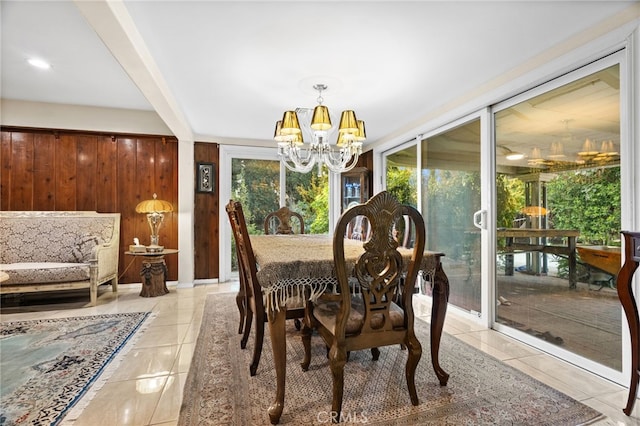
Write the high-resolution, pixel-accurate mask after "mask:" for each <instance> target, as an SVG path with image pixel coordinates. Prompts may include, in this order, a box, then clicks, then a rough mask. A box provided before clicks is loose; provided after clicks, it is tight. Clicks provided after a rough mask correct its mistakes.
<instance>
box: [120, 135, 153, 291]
mask: <svg viewBox="0 0 640 426" xmlns="http://www.w3.org/2000/svg"><path fill="white" fill-rule="evenodd" d="M116 162H117V164H118V176H117V178H118V179H117V188H118V204H117V210H116V211H117V212H119V213H120V253H121V254H122V253H124V252H125V251H127V250H128V249H129V244H133V238H134V237H138V238H140V244H144V245H147V244H149V234H150V232H149V226H148V225H147V222H146V217H144V215H140V214H138V213H136V212H135V208H136V205H137V204H138V203H139V202H140V200H139V199H138V195H137V194H138V182H137V178H136V139H134V138H118V152H117V159H116ZM140 224H144V225H145V226H146V228H145V229H144V235H142V234H139V231H138V227H140V229H143V228H142V226H141V225H140ZM132 261H133V263H131V262H132ZM140 267H141V261H140V259H137V258H135V257H133V256H125V255H124V254H122V255H121V256H120V260H119V272H120V274H121V275H122V277H121V279H120V280H119V281H120V282H122V283H138V282H140Z"/></svg>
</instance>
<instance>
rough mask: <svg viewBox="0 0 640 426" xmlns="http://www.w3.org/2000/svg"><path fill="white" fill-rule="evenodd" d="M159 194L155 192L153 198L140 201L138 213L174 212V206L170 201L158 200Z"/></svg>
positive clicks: (137, 207)
mask: <svg viewBox="0 0 640 426" xmlns="http://www.w3.org/2000/svg"><path fill="white" fill-rule="evenodd" d="M157 198H158V195H157V194H153V200H145V201H141V202H140V203H138V205H137V206H136V213H166V212H172V211H173V206H172V205H171V203H170V202H168V201H164V200H158V199H157Z"/></svg>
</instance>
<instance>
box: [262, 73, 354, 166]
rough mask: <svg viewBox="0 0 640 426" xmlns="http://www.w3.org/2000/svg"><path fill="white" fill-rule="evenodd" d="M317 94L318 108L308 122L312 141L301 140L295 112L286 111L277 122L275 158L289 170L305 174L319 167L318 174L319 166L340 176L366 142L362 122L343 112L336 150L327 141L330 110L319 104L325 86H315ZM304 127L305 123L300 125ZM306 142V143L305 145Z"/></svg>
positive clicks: (352, 114)
mask: <svg viewBox="0 0 640 426" xmlns="http://www.w3.org/2000/svg"><path fill="white" fill-rule="evenodd" d="M313 88H314V89H315V90H317V91H318V93H319V95H318V99H317V101H318V105H317V106H316V107H315V108H314V110H313V115H312V118H311V123H310V125H309V127H310V128H311V132H312V135H311V141H304V140H303V132H302V129H301V128H300V122H299V121H298V114H297V112H296V111H285V113H284V116H283V117H282V120H281V121H278V122H277V123H276V130H275V134H274V136H273V138H274V139H275V140H276V141H277V143H278V156H280V159H281V160H282V162H283V163H284V165H285V166H286V167H287V168H288V169H289V170H291V171H294V172H300V173H308V172H310V171H311V169H313V166H314V165H315V164H316V163H317V164H318V174H320V173H321V170H322V164H324V165H326V166H327V168H328V169H329V170H330V171H332V172H333V173H342V172H346V171H349V170H351V169H353V168H354V167H355V165H356V163H357V162H358V157H359V156H360V154H361V153H362V142H363V141H364V140H365V139H366V133H365V128H364V121H362V120H358V119H356V114H355V112H353V111H352V110H346V111H342V115H341V117H340V126H339V127H338V139H337V141H336V148H333V147H332V146H331V145H330V144H329V142H328V132H329V131H330V130H331V129H332V127H333V126H332V125H331V117H330V115H329V109H328V108H327V107H326V106H325V105H323V104H322V102H323V101H324V99H323V98H322V91H323V90H327V85H326V84H315V85H314V86H313ZM303 125H306V123H303ZM305 142H308V144H307V145H305Z"/></svg>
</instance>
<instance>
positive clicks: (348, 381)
mask: <svg viewBox="0 0 640 426" xmlns="http://www.w3.org/2000/svg"><path fill="white" fill-rule="evenodd" d="M238 321H239V315H238V312H237V308H236V304H235V295H233V294H215V295H209V296H208V297H207V301H206V304H205V311H204V316H203V319H202V327H201V329H200V335H199V337H198V340H197V343H196V348H195V352H194V355H193V360H192V362H191V368H190V370H189V374H188V377H187V380H186V382H185V388H184V393H183V403H182V407H181V410H180V419H179V422H178V424H179V425H180V426H187V425H189V426H191V425H268V424H269V417H268V415H267V409H268V407H269V405H270V404H271V403H272V402H273V400H274V398H275V392H276V388H275V381H276V379H275V370H274V368H273V365H274V364H273V356H272V351H271V342H270V340H269V333H268V331H266V332H265V341H264V347H263V352H262V359H261V360H260V365H259V367H258V371H257V374H256V376H254V377H251V376H250V375H249V364H250V362H251V356H252V348H253V340H252V339H253V332H252V335H251V338H250V339H249V343H248V345H247V349H245V350H242V349H240V335H238V334H237V331H238ZM415 325H416V334H417V336H418V339H419V340H420V342H421V343H422V350H423V352H422V359H421V360H420V363H419V366H418V370H417V372H416V385H417V390H418V397H419V400H420V404H419V405H418V406H415V407H414V406H412V405H411V402H410V400H409V393H408V391H407V386H406V382H405V378H404V377H405V376H404V367H405V363H406V357H407V354H406V352H407V351H406V350H401V349H400V347H399V346H387V347H383V348H380V352H381V353H380V358H379V360H378V361H372V360H371V353H370V352H369V351H368V350H367V351H358V352H352V353H351V355H350V358H349V361H348V362H347V365H346V366H345V372H344V375H345V376H344V377H345V389H344V399H343V409H342V414H343V421H344V423H343V424H369V425H418V424H419V425H536V426H538V425H553V426H559V425H581V424H588V423H590V422H593V421H595V420H600V419H602V418H603V416H602V415H601V414H600V413H599V412H597V411H595V410H594V409H592V408H590V407H588V406H586V405H584V404H582V403H580V402H578V401H576V400H574V399H572V398H570V397H569V396H567V395H564V394H563V393H561V392H558V391H557V390H554V389H552V388H550V387H549V386H547V385H545V384H543V383H541V382H539V381H537V380H535V379H533V378H531V377H530V376H527V375H526V374H524V373H522V372H520V371H518V370H516V369H514V368H512V367H510V366H508V365H506V364H504V363H502V362H500V361H499V360H497V359H495V358H493V357H491V356H489V355H487V354H485V353H483V352H481V351H479V350H477V349H475V348H473V347H471V346H470V345H468V344H466V343H464V342H462V341H460V340H458V339H456V338H454V337H452V336H450V335H448V334H446V333H444V335H443V337H442V343H441V347H440V362H441V365H442V367H443V368H444V369H445V371H447V372H448V373H449V374H450V375H451V376H450V378H449V383H448V385H447V386H440V385H439V384H438V380H437V378H436V376H435V373H434V372H433V369H432V367H431V359H430V354H429V325H428V324H427V323H426V322H424V321H422V320H418V319H416V324H415ZM265 328H267V330H268V327H267V326H266V325H265ZM299 333H300V332H298V331H296V329H295V327H294V325H293V322H292V321H287V377H286V394H285V407H284V411H283V414H282V417H281V418H280V424H285V425H316V424H327V423H330V414H329V412H330V410H331V399H332V379H331V372H330V370H329V366H328V360H327V357H326V349H325V347H324V344H323V343H322V339H321V338H320V337H319V336H318V335H314V336H313V338H312V345H313V355H312V360H311V366H310V369H309V371H307V372H303V371H302V369H301V368H300V362H301V361H302V358H303V355H304V349H303V347H302V343H301V340H300V334H299Z"/></svg>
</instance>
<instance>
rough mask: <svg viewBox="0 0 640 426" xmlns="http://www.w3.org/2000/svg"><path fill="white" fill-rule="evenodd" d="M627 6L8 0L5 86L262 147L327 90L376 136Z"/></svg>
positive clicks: (331, 103)
mask: <svg viewBox="0 0 640 426" xmlns="http://www.w3.org/2000/svg"><path fill="white" fill-rule="evenodd" d="M631 3H637V1H627V2H618V1H548V2H542V1H498V2H485V1H470V2H460V1H411V2H400V1H375V2H364V1H319V2H311V1H295V2H294V1H257V2H247V1H227V2H223V1H161V0H155V1H154V0H147V1H144V0H125V1H124V2H122V1H111V2H107V1H105V0H94V1H77V2H73V1H5V0H2V1H1V3H0V4H1V9H0V12H1V14H2V22H1V23H2V29H1V37H2V40H1V42H2V44H1V48H2V51H1V55H2V57H1V60H2V61H1V73H2V80H1V87H0V90H1V95H2V98H3V99H14V100H26V101H40V102H52V103H63V104H74V105H89V106H102V107H114V108H128V109H142V110H156V111H157V112H158V113H159V115H160V116H161V117H162V118H163V119H164V120H165V122H167V125H168V126H169V128H171V129H172V130H173V131H174V133H179V129H180V128H184V129H187V130H189V131H190V132H192V133H193V135H194V136H195V138H196V140H216V138H241V139H264V140H267V139H271V137H272V135H273V129H274V124H275V121H276V120H278V119H280V118H281V116H282V112H283V111H284V110H286V109H295V108H296V107H313V106H314V105H315V103H316V102H315V100H316V97H317V93H316V92H314V90H313V89H312V86H313V84H315V83H325V84H327V85H328V86H329V89H328V90H327V91H326V92H325V93H324V94H323V97H324V100H325V102H324V103H325V105H327V106H328V107H329V108H330V110H332V112H333V113H334V114H335V115H338V114H339V112H340V111H341V110H343V109H354V110H355V111H356V114H357V116H358V118H359V119H361V120H364V121H365V122H366V126H367V134H368V140H369V141H376V140H380V139H383V138H388V137H389V136H390V135H393V134H397V133H398V132H401V131H403V130H404V129H408V128H410V127H411V126H413V125H415V124H416V123H419V122H420V120H421V119H423V118H424V117H426V116H428V115H429V114H430V113H432V112H433V111H436V110H438V109H439V108H442V107H443V106H445V105H447V104H450V103H452V102H455V101H456V100H457V99H460V98H461V97H463V96H465V94H468V93H470V92H472V91H474V90H477V89H478V88H479V87H481V86H482V85H485V84H487V83H490V82H491V81H494V80H495V79H497V78H499V77H500V76H501V75H503V74H504V73H506V72H508V71H510V70H513V69H514V68H516V67H518V66H520V65H522V64H523V63H525V62H527V61H529V60H531V59H532V58H534V57H536V56H537V55H540V54H541V53H544V52H547V51H549V50H550V49H552V48H554V47H555V46H557V45H558V44H559V43H562V42H564V41H566V40H567V39H569V38H571V37H573V36H576V35H578V34H580V33H582V32H584V31H587V30H589V29H590V28H593V27H594V26H595V25H597V24H598V23H599V22H601V21H603V20H605V19H607V18H608V17H610V16H612V15H615V14H617V13H619V12H620V11H622V10H624V9H626V8H627V7H629V5H630V4H631ZM33 56H35V57H40V58H42V59H45V60H47V61H49V62H51V64H52V68H51V69H50V70H48V71H43V70H38V69H35V68H32V67H31V66H29V65H28V64H27V62H26V59H27V58H29V57H33ZM116 58H117V59H116ZM134 81H135V83H134ZM334 124H335V123H334ZM181 126H183V127H181Z"/></svg>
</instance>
